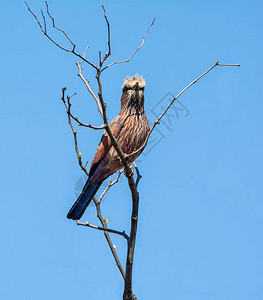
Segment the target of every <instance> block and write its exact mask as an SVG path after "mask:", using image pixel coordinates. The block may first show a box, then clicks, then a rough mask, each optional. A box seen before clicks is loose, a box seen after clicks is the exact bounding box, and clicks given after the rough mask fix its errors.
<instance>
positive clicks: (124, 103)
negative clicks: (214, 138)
mask: <svg viewBox="0 0 263 300" xmlns="http://www.w3.org/2000/svg"><path fill="white" fill-rule="evenodd" d="M144 89H145V81H144V79H143V78H142V77H139V76H138V75H135V76H134V77H127V78H126V79H125V80H124V84H123V86H122V96H121V110H120V114H119V115H118V116H117V117H116V118H114V119H113V120H112V121H111V122H110V124H109V125H110V129H111V131H112V133H113V135H114V136H115V138H116V139H117V141H118V143H119V146H120V148H121V150H122V152H123V153H125V154H130V153H132V152H133V151H135V150H136V149H139V148H140V147H141V146H142V145H143V144H144V142H145V140H146V137H147V134H148V132H149V130H150V126H149V123H148V120H147V118H146V115H145V111H144ZM140 153H141V152H138V153H135V154H134V155H132V156H131V157H130V158H129V160H128V163H129V164H131V163H132V162H133V161H134V160H135V159H136V158H137V157H138V156H139V155H140ZM121 168H122V163H121V161H120V158H119V155H118V154H117V152H116V151H115V149H114V147H113V146H112V145H111V140H110V138H109V136H108V134H107V133H106V131H105V132H104V134H103V136H102V138H101V141H100V143H99V146H98V148H97V151H96V153H95V156H94V158H93V160H92V163H91V168H90V172H89V178H88V180H87V182H86V183H85V185H84V187H83V190H82V192H81V194H80V196H79V197H78V199H77V201H76V202H75V204H74V205H73V206H72V208H71V209H70V211H69V212H68V215H67V217H68V218H69V219H73V220H79V219H80V218H81V216H82V215H83V213H84V211H85V210H86V208H87V206H88V205H89V203H90V202H91V200H92V198H93V197H94V195H95V194H96V192H97V191H98V189H99V187H100V185H101V184H102V182H103V181H104V180H105V179H106V178H108V177H109V176H110V175H112V174H113V173H115V172H116V171H118V170H120V169H121Z"/></svg>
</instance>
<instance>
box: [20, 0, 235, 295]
mask: <svg viewBox="0 0 263 300" xmlns="http://www.w3.org/2000/svg"><path fill="white" fill-rule="evenodd" d="M25 4H26V6H27V9H28V10H29V12H30V13H31V14H32V16H33V17H34V18H35V20H36V22H37V24H38V26H39V28H40V29H41V31H42V33H43V34H44V35H45V36H46V37H47V38H48V39H49V40H50V41H51V42H52V43H53V44H55V45H56V46H57V47H59V48H60V49H61V50H63V51H65V52H68V53H72V54H73V55H75V56H76V57H77V58H78V59H80V61H77V62H76V65H77V68H78V76H79V77H80V79H81V80H82V81H83V83H84V85H85V86H86V88H87V90H88V92H89V93H90V94H91V96H92V98H93V99H94V100H95V102H96V104H97V107H98V110H99V112H100V115H101V117H102V122H103V124H102V125H101V126H93V125H91V124H89V123H84V122H82V121H80V120H79V118H78V117H77V116H75V115H73V114H72V112H71V106H72V103H71V98H72V97H73V96H75V95H76V94H73V95H71V96H69V95H66V90H67V88H66V87H64V88H62V97H61V100H62V102H63V103H64V106H65V109H66V113H67V117H68V123H69V126H70V128H71V130H72V133H73V137H74V145H75V151H76V155H77V159H78V163H79V166H80V168H81V169H82V170H83V172H84V173H85V174H86V175H89V174H88V171H87V169H86V165H87V163H86V164H83V162H82V154H81V152H80V151H79V147H78V139H77V130H76V129H75V127H74V125H73V123H74V122H73V121H75V122H76V123H77V124H78V126H83V127H87V128H91V129H94V130H105V131H106V132H107V134H108V136H109V137H110V140H111V144H112V146H113V147H114V148H115V150H116V152H117V153H118V155H119V158H120V160H121V163H122V165H123V169H122V170H121V171H119V172H118V174H117V177H116V179H115V180H114V181H112V182H110V183H109V185H108V186H107V187H106V188H105V190H104V191H103V192H102V193H101V195H100V196H99V197H98V198H95V197H93V201H94V203H95V206H96V210H97V217H98V219H99V221H100V223H101V226H97V225H93V224H90V223H89V222H84V223H83V222H80V221H78V220H77V221H76V223H77V225H80V226H87V227H90V228H93V229H97V230H100V231H103V232H104V235H105V238H106V240H107V243H108V245H109V247H110V250H111V252H112V254H113V257H114V259H115V262H116V264H117V266H118V268H119V271H120V273H121V275H122V277H123V279H124V293H123V299H124V300H131V299H132V300H134V299H137V298H136V296H135V295H134V294H133V291H132V269H133V257H134V249H135V240H136V233H137V222H138V205H139V194H138V191H137V187H138V184H139V181H140V178H141V174H140V172H139V169H138V167H137V165H136V163H135V162H134V163H133V165H134V169H135V171H136V181H134V178H133V177H134V172H133V170H132V169H131V167H130V165H129V163H128V159H129V157H131V156H132V155H134V154H136V153H138V152H141V151H143V150H144V148H145V147H146V146H147V142H148V140H149V137H150V135H151V134H152V132H153V130H154V128H155V127H156V125H158V124H160V121H161V119H162V118H163V116H164V115H165V114H166V112H167V111H168V109H169V108H170V107H171V106H172V104H173V103H174V101H175V100H176V99H177V98H178V97H179V96H181V95H182V93H184V92H185V91H186V90H187V89H188V88H189V87H191V86H192V85H193V84H194V83H196V82H197V81H198V80H199V79H201V78H202V77H203V76H205V75H206V74H207V73H208V72H210V71H211V70H212V69H213V68H215V67H216V66H239V64H221V63H219V62H218V61H216V62H215V63H214V64H213V65H212V66H211V67H210V68H209V69H208V70H206V71H205V72H204V73H203V74H201V75H200V76H199V77H197V78H196V79H195V80H193V81H192V82H191V83H190V84H189V85H187V86H186V87H185V88H184V89H183V90H182V91H181V92H180V93H179V94H178V95H177V96H176V97H174V98H173V99H172V100H171V102H170V103H169V105H168V106H167V107H166V109H165V110H164V111H163V112H162V113H161V115H160V116H159V117H158V118H157V120H156V121H155V122H154V123H153V126H152V128H151V129H150V131H149V132H148V134H147V138H146V140H145V142H144V144H143V145H142V146H141V147H140V148H139V149H136V150H134V151H133V152H132V153H130V154H125V153H123V151H122V149H121V148H120V146H119V144H118V141H117V140H116V137H115V136H114V135H113V133H112V131H111V129H110V126H109V123H108V118H107V114H106V104H105V102H104V99H103V95H102V81H101V74H102V72H103V71H104V70H106V69H108V68H110V67H112V66H113V65H116V64H121V63H125V62H129V61H130V60H131V59H132V58H133V57H134V55H135V54H136V53H137V52H138V51H139V50H140V49H141V48H142V47H143V44H144V41H145V38H146V36H147V34H148V32H149V30H150V28H151V27H152V26H153V25H154V21H155V19H153V21H152V23H151V24H150V26H149V27H148V29H147V30H146V32H145V34H144V36H143V37H142V42H141V44H140V45H139V46H138V47H137V48H136V49H135V50H134V51H133V52H132V54H131V55H130V56H129V57H128V58H127V59H124V60H120V61H114V62H111V63H109V64H108V65H105V62H106V61H107V59H108V58H109V56H110V55H111V40H110V23H109V21H108V17H107V14H106V10H105V8H104V6H103V5H102V9H103V13H104V19H105V22H106V26H107V35H108V41H107V45H108V51H107V52H106V53H105V54H104V56H102V54H101V52H100V51H99V63H98V65H96V64H95V63H93V62H91V61H89V60H88V59H87V58H86V51H87V50H88V47H87V48H86V49H85V50H84V52H83V54H80V53H78V52H77V51H76V44H74V43H73V41H72V39H71V38H70V37H69V36H68V34H67V33H66V32H65V31H64V30H62V29H61V28H59V27H57V26H56V24H55V19H54V17H53V16H52V15H51V13H50V10H49V6H48V3H47V1H45V4H46V12H45V13H44V12H43V10H42V9H41V10H40V12H41V16H42V22H41V21H40V20H39V18H38V17H37V16H36V14H34V12H33V11H32V10H31V9H30V7H29V5H28V4H27V3H26V2H25ZM46 16H47V17H48V18H50V20H51V22H52V26H53V28H54V29H55V30H57V31H59V32H61V33H62V35H63V36H64V37H65V39H66V40H68V42H69V44H70V45H71V46H70V47H69V48H66V47H63V46H61V45H60V44H59V43H58V42H56V41H55V40H54V39H53V38H52V37H51V36H50V35H49V33H48V30H47V22H46ZM82 64H87V65H88V67H91V68H93V69H94V70H95V72H96V75H95V78H96V81H97V92H94V89H93V88H91V86H90V83H89V80H88V79H87V78H85V77H84V75H83V73H82ZM72 120H73V121H72ZM123 171H124V174H125V176H126V178H127V181H128V185H129V188H130V192H131V198H132V215H131V229H130V234H129V235H128V234H127V233H126V232H125V231H119V230H115V229H111V228H108V225H107V223H108V220H105V219H104V218H103V216H102V213H101V201H102V199H103V197H104V196H105V194H106V193H107V191H108V190H109V189H110V188H111V187H112V186H113V185H115V184H117V183H118V180H119V178H120V176H121V174H122V173H123ZM109 233H113V234H117V235H121V236H123V237H124V238H125V239H126V241H127V258H126V270H125V272H124V269H123V267H122V265H121V263H120V260H119V258H118V255H117V252H116V250H115V246H114V244H113V243H112V241H111V238H110V236H109Z"/></svg>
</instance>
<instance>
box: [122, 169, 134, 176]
mask: <svg viewBox="0 0 263 300" xmlns="http://www.w3.org/2000/svg"><path fill="white" fill-rule="evenodd" d="M124 174H125V176H126V177H128V178H130V177H132V176H133V175H134V170H133V167H129V172H125V170H124Z"/></svg>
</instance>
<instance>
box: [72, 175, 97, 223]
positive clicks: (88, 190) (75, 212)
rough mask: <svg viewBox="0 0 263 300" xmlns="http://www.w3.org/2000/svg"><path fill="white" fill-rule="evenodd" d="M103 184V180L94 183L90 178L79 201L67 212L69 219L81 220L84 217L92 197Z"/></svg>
mask: <svg viewBox="0 0 263 300" xmlns="http://www.w3.org/2000/svg"><path fill="white" fill-rule="evenodd" d="M101 184H102V182H99V183H97V184H92V183H91V180H90V179H88V181H87V182H86V184H85V185H84V187H83V190H82V192H81V194H80V195H79V197H78V199H77V201H76V202H75V203H74V205H73V206H72V207H71V209H70V211H69V212H68V214H67V218H68V219H72V220H79V219H80V218H81V217H82V215H83V214H84V211H85V210H86V208H87V207H88V205H89V204H90V202H91V200H92V198H93V197H94V196H95V194H96V192H97V191H98V189H99V187H100V185H101Z"/></svg>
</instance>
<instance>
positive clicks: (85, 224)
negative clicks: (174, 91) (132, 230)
mask: <svg viewBox="0 0 263 300" xmlns="http://www.w3.org/2000/svg"><path fill="white" fill-rule="evenodd" d="M76 222H77V225H82V226H88V227H90V228H94V229H98V230H101V231H104V232H105V231H107V232H111V233H115V234H118V235H121V236H123V237H124V238H125V239H126V240H128V239H129V236H128V235H127V234H126V233H125V231H124V230H123V231H118V230H115V229H110V228H104V227H100V226H97V225H93V224H90V223H89V222H85V223H83V222H80V221H78V220H77V221H76Z"/></svg>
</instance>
